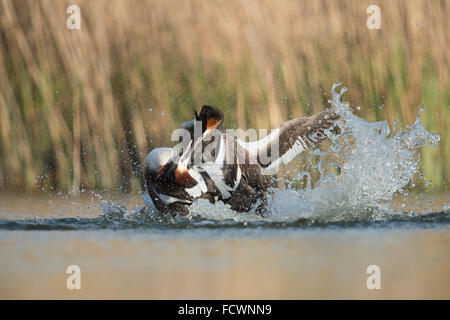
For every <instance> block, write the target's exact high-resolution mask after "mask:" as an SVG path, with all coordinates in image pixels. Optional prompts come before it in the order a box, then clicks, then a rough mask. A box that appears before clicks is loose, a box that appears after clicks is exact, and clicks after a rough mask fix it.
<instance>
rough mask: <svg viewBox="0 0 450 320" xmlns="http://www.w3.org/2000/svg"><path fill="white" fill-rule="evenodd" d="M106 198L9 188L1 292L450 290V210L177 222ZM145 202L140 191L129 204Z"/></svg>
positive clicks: (0, 250) (448, 293) (3, 201)
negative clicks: (73, 286) (71, 269)
mask: <svg viewBox="0 0 450 320" xmlns="http://www.w3.org/2000/svg"><path fill="white" fill-rule="evenodd" d="M431 198H432V202H433V203H435V204H441V203H443V202H445V201H448V200H449V194H446V193H444V194H440V195H438V196H433V197H431V196H430V199H431ZM105 201H106V202H107V203H108V204H110V207H108V208H105V203H103V205H102V203H101V200H100V199H98V198H97V197H95V196H92V197H87V196H85V197H69V196H65V197H62V196H52V197H44V198H43V197H23V196H12V195H4V196H1V197H0V208H1V209H0V212H1V217H0V299H13V298H19V299H22V298H26V299H28V298H33V299H36V298H37V299H48V298H62V299H81V298H88V299H94V298H100V299H107V298H124V299H129V298H136V299H147V298H151V299H155V298H156V299H160V298H162V299H200V298H203V299H231V298H237V299H241V298H242V299H279V298H285V299H305V298H306V299H313V298H327V299H342V298H352V299H365V298H368V299H378V298H387V299H390V298H406V299H409V298H425V299H429V298H438V299H449V298H450V275H449V270H450V210H443V211H441V212H436V213H424V212H420V213H415V214H406V213H405V214H403V215H398V216H395V217H394V216H392V217H390V218H382V219H375V220H372V221H369V220H367V219H363V220H359V221H358V220H357V219H356V220H353V221H340V222H336V221H335V222H324V221H320V220H319V221H317V220H314V219H305V218H303V219H293V220H292V219H291V220H285V221H272V220H267V219H260V220H258V219H256V218H254V219H247V220H245V219H244V220H240V219H235V218H234V217H230V218H228V219H208V218H205V217H201V216H197V217H196V218H191V219H188V218H176V219H172V218H161V217H157V216H153V215H150V216H147V217H142V216H136V215H135V216H126V215H125V216H122V217H120V216H121V214H120V213H118V209H117V208H118V207H119V206H117V207H116V208H115V209H116V211H114V210H112V209H111V207H114V205H113V202H112V201H111V200H110V199H108V200H104V202H105ZM122 201H123V199H120V202H121V203H122ZM116 202H119V201H116ZM142 203H143V200H142V199H141V198H140V197H136V196H130V197H128V201H127V205H126V207H127V209H125V208H124V207H122V209H121V210H122V211H123V210H126V211H127V212H132V211H133V207H135V205H137V206H138V207H139V206H141V207H142ZM411 205H412V206H414V205H416V204H414V203H412V202H411ZM105 210H106V213H105ZM113 211H114V213H111V212H113ZM111 215H115V216H111ZM69 265H78V266H79V267H80V269H81V290H69V289H67V288H66V279H67V277H68V276H69V275H68V274H66V268H67V267H68V266H69ZM369 265H378V266H379V267H380V270H381V289H380V290H377V289H374V290H369V289H367V286H366V281H367V278H368V277H369V276H370V275H369V274H367V273H366V270H367V267H368V266H369Z"/></svg>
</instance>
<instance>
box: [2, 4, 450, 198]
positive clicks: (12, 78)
mask: <svg viewBox="0 0 450 320" xmlns="http://www.w3.org/2000/svg"><path fill="white" fill-rule="evenodd" d="M372 2H373V1H372V0H368V1H365V0H363V1H289V0H283V1H271V0H246V1H237V0H236V1H230V0H228V1H220V0H219V1H175V0H169V1H167V0H164V1H138V0H134V1H124V0H113V1H101V0H98V1H89V0H86V1H59V0H47V1H44V0H42V1H36V0H21V1H12V0H1V1H0V159H1V161H0V182H1V184H0V189H1V190H3V191H5V190H28V191H33V190H43V189H45V188H50V189H55V190H79V189H82V188H89V189H94V188H95V189H109V190H115V191H118V190H136V189H139V188H140V186H141V184H142V178H141V167H140V163H141V162H142V159H143V158H144V157H145V155H146V154H147V153H148V151H149V150H150V149H151V148H152V147H156V146H162V145H168V144H170V143H171V142H170V133H171V131H172V129H174V128H175V127H176V126H178V125H179V124H180V123H181V122H183V121H186V120H188V119H191V118H192V112H193V110H194V108H199V106H201V105H202V104H212V105H216V106H219V107H221V108H222V109H224V110H225V117H226V125H228V126H230V127H231V126H232V127H234V126H239V127H241V128H246V127H257V128H262V127H264V128H267V127H275V126H277V125H278V124H279V122H280V121H283V120H285V119H288V118H290V117H292V116H301V115H304V114H312V113H315V112H318V111H320V110H322V109H323V108H324V105H326V102H327V99H328V96H327V95H326V94H327V93H328V92H329V90H330V88H331V86H332V84H333V83H334V82H336V81H341V82H342V83H343V84H344V85H345V86H347V87H348V89H349V91H348V95H347V96H346V97H347V99H348V100H349V101H350V102H351V104H352V105H360V106H361V109H360V110H359V111H358V110H355V112H356V113H357V114H358V115H360V116H363V117H365V118H366V119H368V120H381V119H387V120H388V121H389V122H390V123H392V122H393V120H394V119H399V120H400V124H401V125H403V126H406V125H410V124H412V123H413V122H414V120H415V115H416V114H417V111H418V109H419V108H420V105H421V104H425V105H426V106H427V110H426V111H425V112H423V113H422V116H423V121H424V124H425V127H426V128H427V129H429V130H432V131H437V132H439V134H440V135H441V137H442V140H441V143H440V145H439V147H438V148H437V149H436V150H433V149H432V148H425V149H424V151H423V154H422V158H423V159H424V168H423V171H424V172H425V174H426V175H427V179H432V180H433V186H434V187H435V188H447V180H448V176H447V173H448V169H449V168H450V153H449V151H450V143H449V138H450V137H449V129H448V128H449V126H450V115H449V105H450V101H449V100H450V79H449V77H450V68H449V61H450V33H449V32H448V30H450V26H449V17H450V3H449V2H447V1H425V0H424V1H415V0H404V1H381V2H378V1H377V3H378V4H379V5H380V7H381V14H382V30H369V29H367V27H366V19H367V17H368V15H367V14H366V8H367V6H368V5H370V4H372ZM70 4H77V5H79V6H80V8H81V15H82V21H81V30H69V29H67V28H66V19H67V17H68V15H67V14H66V9H67V6H68V5H70ZM380 106H383V108H382V109H380V108H379V107H380Z"/></svg>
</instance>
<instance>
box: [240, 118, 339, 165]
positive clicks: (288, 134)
mask: <svg viewBox="0 0 450 320" xmlns="http://www.w3.org/2000/svg"><path fill="white" fill-rule="evenodd" d="M338 118H339V116H338V115H337V114H336V113H334V112H333V111H331V110H327V111H323V112H321V113H318V114H316V115H313V116H310V117H302V118H297V119H292V120H290V121H287V122H284V123H282V124H281V125H280V126H279V127H278V128H277V129H275V130H273V131H272V132H271V133H270V134H269V135H268V136H266V137H265V138H264V139H261V140H258V141H254V142H242V141H240V142H239V143H240V144H241V145H242V146H243V147H244V148H245V149H246V150H247V151H248V153H249V155H250V159H253V161H255V162H256V161H257V162H258V163H259V164H260V165H261V167H262V169H263V172H264V173H273V170H276V168H278V166H279V165H280V164H287V163H288V162H290V161H291V160H292V159H293V158H294V157H295V156H297V155H298V154H300V153H301V152H303V151H304V150H306V149H311V148H313V147H315V146H317V145H318V144H320V142H322V141H323V140H325V139H326V138H327V136H326V134H325V130H326V129H329V128H331V127H333V125H334V123H335V121H336V120H337V119H338Z"/></svg>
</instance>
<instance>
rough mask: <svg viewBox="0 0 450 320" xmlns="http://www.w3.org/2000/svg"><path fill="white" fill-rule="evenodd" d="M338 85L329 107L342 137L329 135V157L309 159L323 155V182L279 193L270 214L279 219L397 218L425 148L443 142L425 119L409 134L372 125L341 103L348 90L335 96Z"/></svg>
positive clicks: (385, 125)
mask: <svg viewBox="0 0 450 320" xmlns="http://www.w3.org/2000/svg"><path fill="white" fill-rule="evenodd" d="M339 85H340V84H335V85H334V86H333V88H332V90H331V94H332V99H330V100H329V103H331V106H332V109H333V110H334V111H335V112H336V113H337V114H339V115H340V116H341V119H340V120H338V122H337V124H338V126H339V128H340V131H341V132H340V133H339V134H333V133H331V132H328V135H329V137H330V139H331V141H332V146H331V148H330V149H329V150H328V151H320V150H319V149H316V150H314V151H313V152H311V153H310V155H309V156H310V157H311V155H319V158H320V160H319V163H318V165H317V168H318V171H319V172H320V179H319V181H318V182H317V183H316V184H315V186H314V188H313V187H311V186H307V187H306V188H305V189H303V190H289V191H288V192H285V191H278V190H275V191H274V198H273V199H272V203H271V205H272V207H271V209H272V212H274V213H276V214H278V215H280V216H283V215H284V216H286V215H287V216H290V217H292V218H295V217H296V215H297V213H298V212H301V216H302V217H314V218H317V219H320V220H323V221H339V220H345V219H348V220H364V219H379V218H383V217H386V216H387V215H392V214H396V213H398V212H396V211H395V210H394V209H393V208H392V198H393V196H394V194H395V193H396V192H401V191H402V190H403V188H404V187H406V186H407V185H408V184H409V183H411V180H412V178H413V177H414V175H415V174H416V173H417V172H418V167H419V163H420V153H419V152H418V151H419V150H420V149H421V148H422V147H423V146H429V145H431V146H434V147H436V146H437V144H438V142H439V135H438V134H437V133H434V134H432V133H430V132H428V131H427V130H425V128H424V127H423V126H422V124H421V122H420V113H419V115H418V116H417V118H416V121H415V123H414V124H413V125H412V126H409V127H408V128H407V129H406V130H396V128H395V126H394V129H393V130H392V131H391V130H390V128H389V125H388V122H387V121H379V122H368V121H366V120H364V119H362V118H360V117H358V116H356V115H355V114H353V113H352V111H351V109H350V106H349V103H348V102H342V101H341V98H342V95H343V94H344V93H345V92H346V88H342V89H341V90H340V92H339V93H337V92H336V88H337V87H338V86H339ZM423 110H424V108H422V110H421V111H423ZM330 167H337V168H338V169H339V171H340V174H338V175H336V174H334V173H333V172H330V170H329V168H330ZM299 174H301V173H299ZM294 179H295V178H294ZM287 206H288V207H287Z"/></svg>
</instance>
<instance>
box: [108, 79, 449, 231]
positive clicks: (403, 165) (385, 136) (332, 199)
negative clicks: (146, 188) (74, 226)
mask: <svg viewBox="0 0 450 320" xmlns="http://www.w3.org/2000/svg"><path fill="white" fill-rule="evenodd" d="M339 86H340V84H335V85H333V87H332V89H331V99H330V100H329V103H330V104H331V108H332V109H333V110H334V111H335V112H336V113H337V114H339V115H340V119H339V120H338V121H337V125H338V127H339V129H340V130H339V131H340V132H339V133H333V132H330V131H329V132H326V133H327V135H328V136H329V138H330V140H331V147H330V148H329V149H328V150H326V151H321V150H320V149H319V148H316V149H313V150H311V151H309V152H308V153H307V155H306V157H307V161H309V162H310V163H311V164H313V163H316V164H314V165H313V167H316V168H317V170H318V172H319V176H320V178H319V180H318V181H317V182H316V183H315V184H314V185H313V186H312V183H310V184H307V186H306V187H305V188H304V189H300V190H299V189H296V188H295V187H294V185H295V184H294V183H291V184H288V187H287V189H286V190H279V189H276V188H272V189H271V190H270V191H271V192H270V193H271V196H270V197H269V199H268V210H267V214H266V215H265V216H263V217H261V216H260V215H257V214H255V213H253V212H249V213H247V214H240V213H237V212H235V211H233V210H232V209H231V208H230V206H229V205H227V204H225V203H222V202H216V203H215V204H211V203H209V201H207V200H205V199H199V200H197V201H195V202H194V204H193V205H192V206H191V207H190V215H188V216H187V217H181V216H179V217H171V216H161V215H159V214H158V212H157V210H156V208H155V207H154V205H153V203H152V202H151V199H150V197H148V196H144V197H143V199H144V205H143V206H141V207H135V208H133V209H131V210H129V209H127V208H126V204H123V205H120V204H117V203H116V202H114V201H106V200H103V199H101V209H102V211H103V212H104V217H105V219H107V220H109V221H119V220H127V221H133V220H135V221H136V220H141V221H150V222H161V223H167V222H169V223H171V222H177V223H180V222H181V223H185V222H186V221H188V222H189V221H190V222H193V221H197V222H198V221H202V220H203V221H216V222H222V223H224V222H226V221H227V222H233V223H259V222H267V223H273V222H277V221H285V222H286V221H307V222H308V223H312V224H315V223H318V224H323V223H334V222H355V221H377V220H380V219H383V218H387V217H390V218H393V216H396V215H399V214H404V212H398V211H396V210H394V209H393V208H392V199H393V196H394V195H395V194H396V193H400V192H405V187H407V186H408V185H411V184H412V182H411V181H412V179H413V177H414V175H415V174H416V173H418V171H419V170H418V169H419V164H420V153H419V151H420V149H421V148H422V147H424V146H434V147H436V146H437V144H438V142H439V139H440V138H439V135H438V134H437V133H434V134H433V133H430V132H428V131H427V130H425V128H424V127H423V126H422V124H421V122H420V112H422V111H423V110H424V107H422V109H421V111H420V112H419V114H418V115H417V118H416V121H415V122H414V124H413V125H412V126H409V127H407V129H406V130H397V129H396V128H395V125H394V128H393V130H391V129H390V128H389V124H388V122H387V121H379V122H368V121H366V120H364V119H362V118H360V117H358V116H356V115H355V114H353V112H352V110H351V109H350V105H349V103H348V102H342V101H341V98H342V96H343V94H344V93H345V92H346V88H342V89H341V90H340V92H339V93H338V92H336V89H337V88H338V87H339ZM313 157H315V158H318V159H319V160H318V162H316V161H312V158H313ZM294 161H295V159H294ZM330 168H335V170H334V171H333V170H330ZM336 169H337V171H338V173H336V172H335V171H336ZM305 176H307V177H308V178H309V179H311V177H310V175H309V172H305V171H298V172H297V173H296V175H295V176H294V177H293V179H292V181H291V182H295V181H298V180H302V179H304V177H305ZM411 186H412V185H411Z"/></svg>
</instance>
